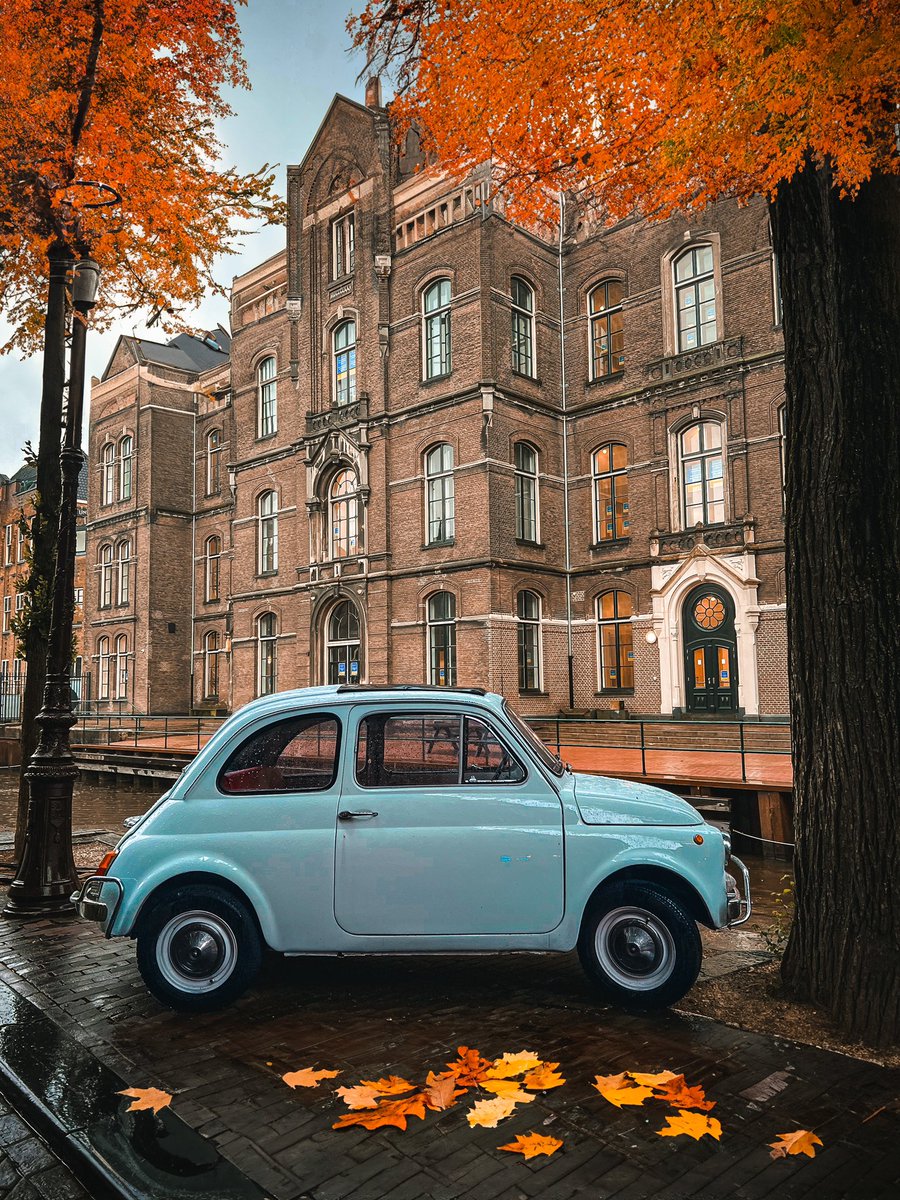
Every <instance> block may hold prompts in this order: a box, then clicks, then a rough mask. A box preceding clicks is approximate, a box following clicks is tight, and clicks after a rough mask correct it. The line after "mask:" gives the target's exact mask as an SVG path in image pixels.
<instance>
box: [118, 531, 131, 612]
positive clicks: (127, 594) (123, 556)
mask: <svg viewBox="0 0 900 1200" xmlns="http://www.w3.org/2000/svg"><path fill="white" fill-rule="evenodd" d="M116 557H117V558H118V560H119V595H118V603H119V604H127V603H128V602H129V600H130V599H131V542H130V541H129V540H128V539H127V538H126V539H125V541H124V542H119V545H118V547H117V554H116Z"/></svg>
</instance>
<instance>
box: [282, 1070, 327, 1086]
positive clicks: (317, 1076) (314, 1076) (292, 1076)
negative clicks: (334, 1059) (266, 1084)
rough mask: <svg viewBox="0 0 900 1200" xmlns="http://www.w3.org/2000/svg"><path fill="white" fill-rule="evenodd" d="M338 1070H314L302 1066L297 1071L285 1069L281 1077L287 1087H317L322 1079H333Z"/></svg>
mask: <svg viewBox="0 0 900 1200" xmlns="http://www.w3.org/2000/svg"><path fill="white" fill-rule="evenodd" d="M335 1075H340V1071H314V1070H313V1069H312V1067H303V1068H301V1070H299V1071H286V1072H285V1073H284V1075H282V1077H281V1078H282V1079H283V1080H284V1082H285V1083H286V1084H287V1085H288V1087H292V1088H297V1087H306V1088H314V1087H318V1086H319V1084H320V1082H321V1081H322V1080H323V1079H334V1077H335Z"/></svg>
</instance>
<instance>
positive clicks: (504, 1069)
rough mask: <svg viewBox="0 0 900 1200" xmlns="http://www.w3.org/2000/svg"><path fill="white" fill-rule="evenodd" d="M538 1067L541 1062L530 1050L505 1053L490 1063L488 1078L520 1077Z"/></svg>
mask: <svg viewBox="0 0 900 1200" xmlns="http://www.w3.org/2000/svg"><path fill="white" fill-rule="evenodd" d="M540 1065H541V1060H540V1059H539V1058H538V1056H537V1055H536V1054H532V1053H531V1051H530V1050H520V1051H519V1052H518V1053H517V1054H510V1053H506V1054H504V1055H502V1056H501V1057H500V1058H495V1059H494V1061H493V1062H492V1063H491V1069H490V1071H489V1072H488V1078H489V1079H509V1078H511V1077H512V1076H513V1075H521V1074H522V1072H523V1071H533V1070H534V1069H535V1067H539V1066H540Z"/></svg>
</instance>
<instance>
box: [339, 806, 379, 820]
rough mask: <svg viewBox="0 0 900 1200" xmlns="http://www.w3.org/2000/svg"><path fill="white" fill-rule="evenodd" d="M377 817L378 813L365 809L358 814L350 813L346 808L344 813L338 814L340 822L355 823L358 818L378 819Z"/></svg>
mask: <svg viewBox="0 0 900 1200" xmlns="http://www.w3.org/2000/svg"><path fill="white" fill-rule="evenodd" d="M377 816H378V813H377V812H373V811H372V809H371V808H363V809H360V810H359V811H358V812H350V811H349V810H348V809H346V808H345V809H344V810H343V811H342V812H339V813H338V820H339V821H355V820H356V819H357V818H358V817H364V818H367V819H368V818H369V817H377Z"/></svg>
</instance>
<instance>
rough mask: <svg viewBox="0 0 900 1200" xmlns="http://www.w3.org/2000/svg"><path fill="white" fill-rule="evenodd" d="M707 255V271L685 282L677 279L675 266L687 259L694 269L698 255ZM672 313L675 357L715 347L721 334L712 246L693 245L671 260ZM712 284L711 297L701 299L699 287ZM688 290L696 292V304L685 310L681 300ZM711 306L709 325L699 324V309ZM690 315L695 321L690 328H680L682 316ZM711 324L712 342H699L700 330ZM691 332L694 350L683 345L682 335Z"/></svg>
mask: <svg viewBox="0 0 900 1200" xmlns="http://www.w3.org/2000/svg"><path fill="white" fill-rule="evenodd" d="M704 250H708V251H709V258H710V265H709V268H708V269H705V268H704V269H702V270H696V269H695V270H694V271H693V273H692V274H691V275H689V276H687V277H686V278H684V279H679V278H678V264H679V263H682V262H684V261H685V259H687V258H690V259H691V262H692V265H693V266H694V267H695V268H696V264H697V255H698V254H700V253H701V252H702V251H704ZM671 278H672V304H673V307H672V312H673V315H674V332H675V353H676V354H694V353H696V352H697V351H698V350H702V349H703V348H704V346H714V345H715V344H716V342H718V341H720V340H721V336H722V335H721V331H720V313H719V286H718V278H717V271H716V247H715V246H714V245H713V244H712V242H708V241H703V242H692V243H691V244H690V245H689V246H686V247H684V249H682V250H681V251H680V252H679V253H678V254H676V255H674V256H673V258H672V274H671ZM705 283H712V296H711V297H706V298H704V299H701V297H700V294H699V289H700V286H701V285H702V284H705ZM689 288H696V289H697V299H696V303H694V304H692V305H689V306H687V307H685V308H684V309H683V308H682V306H681V303H680V298H681V294H682V293H683V292H686V291H687V290H688V289H689ZM710 303H711V304H712V306H713V314H714V315H713V319H712V322H710V321H701V320H700V315H701V308H702V306H703V305H704V304H710ZM688 311H693V312H694V313H695V315H696V319H695V321H694V323H693V325H692V326H684V328H682V323H681V313H682V312H688ZM709 324H712V326H713V336H712V337H711V338H706V339H705V340H704V339H703V338H702V330H703V328H704V326H708V325H709ZM690 329H693V330H695V331H696V334H697V342H696V344H695V345H693V346H687V345H685V344H684V341H685V338H684V335H685V334H687V333H688V332H690Z"/></svg>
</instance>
